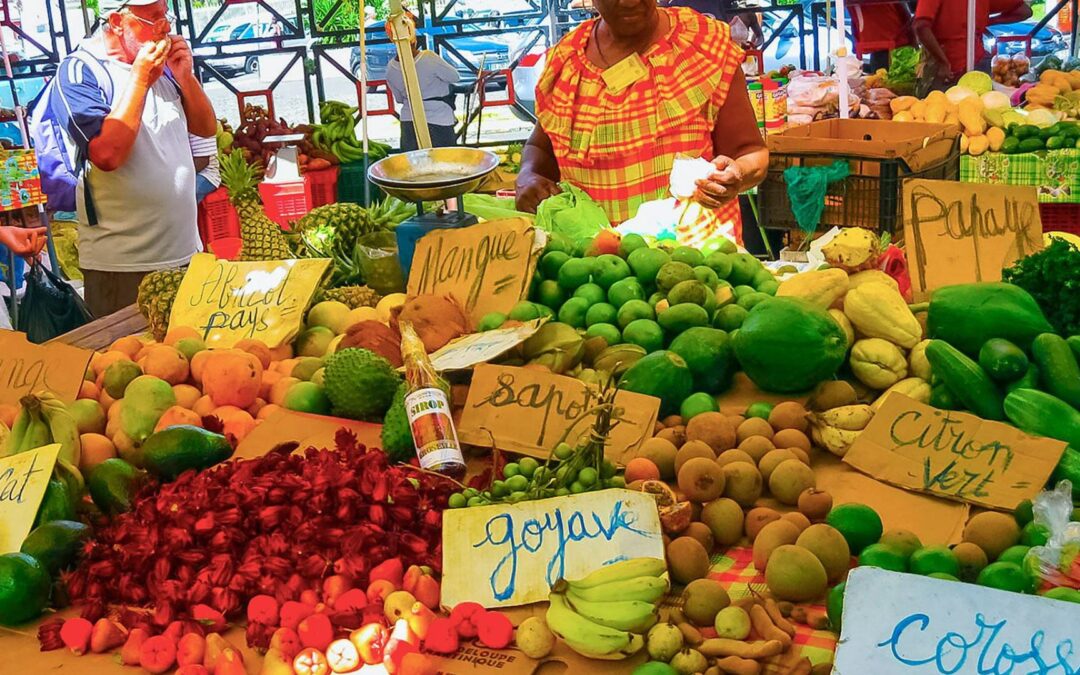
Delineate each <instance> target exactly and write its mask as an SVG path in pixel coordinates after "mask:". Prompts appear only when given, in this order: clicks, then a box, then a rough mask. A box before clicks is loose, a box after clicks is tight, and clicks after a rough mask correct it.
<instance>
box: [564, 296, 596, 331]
mask: <svg viewBox="0 0 1080 675" xmlns="http://www.w3.org/2000/svg"><path fill="white" fill-rule="evenodd" d="M588 311H589V301H588V300H586V299H585V298H570V299H569V300H567V301H566V302H564V303H563V306H562V307H560V308H559V321H561V322H563V323H565V324H568V325H570V326H573V327H574V328H584V327H585V313H586V312H588Z"/></svg>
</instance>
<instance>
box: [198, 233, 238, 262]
mask: <svg viewBox="0 0 1080 675" xmlns="http://www.w3.org/2000/svg"><path fill="white" fill-rule="evenodd" d="M243 244H244V242H243V241H242V240H241V239H240V237H228V238H226V239H215V240H214V241H212V242H210V245H209V246H208V247H207V249H208V250H209V251H210V252H211V253H213V254H214V255H215V256H217V257H218V259H220V260H236V257H237V256H238V255H240V248H241V247H242V246H243Z"/></svg>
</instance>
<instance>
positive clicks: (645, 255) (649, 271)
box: [626, 248, 671, 285]
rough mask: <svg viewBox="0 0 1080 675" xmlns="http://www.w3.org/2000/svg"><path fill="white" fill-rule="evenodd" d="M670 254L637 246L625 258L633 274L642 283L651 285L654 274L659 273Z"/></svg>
mask: <svg viewBox="0 0 1080 675" xmlns="http://www.w3.org/2000/svg"><path fill="white" fill-rule="evenodd" d="M669 260H671V256H669V255H668V254H667V253H665V252H663V251H661V250H660V249H656V248H639V249H637V250H636V251H634V252H633V253H631V254H630V255H629V256H627V258H626V262H627V263H629V265H630V269H631V270H633V272H634V276H635V277H637V280H638V281H639V282H641V283H642V284H643V285H651V284H653V283H655V281H656V275H657V274H659V273H660V268H661V267H663V266H664V265H665V264H666V263H667V262H668V261H669Z"/></svg>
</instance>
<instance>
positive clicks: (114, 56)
mask: <svg viewBox="0 0 1080 675" xmlns="http://www.w3.org/2000/svg"><path fill="white" fill-rule="evenodd" d="M100 8H101V17H102V23H101V28H100V29H99V30H98V31H96V32H95V33H94V35H92V36H91V37H90V38H88V39H87V41H86V42H85V43H84V44H83V45H82V46H81V47H80V49H81V50H84V52H85V54H84V56H86V55H89V56H90V57H92V58H93V59H95V60H96V63H97V64H98V65H100V67H89V66H88V65H87V62H86V61H87V60H86V59H80V58H75V57H73V56H70V55H69V56H68V57H67V58H65V59H64V61H63V62H61V64H60V66H59V68H58V74H57V76H58V78H59V81H58V86H57V87H56V88H55V89H54V90H53V94H52V96H53V98H52V99H50V102H49V105H50V106H51V107H53V108H54V109H57V110H70V111H71V113H70V116H69V117H68V119H67V120H66V123H67V129H68V133H69V134H70V136H71V138H72V139H74V140H75V143H76V144H77V145H78V146H79V150H80V154H81V156H82V157H85V158H88V159H89V163H88V165H87V167H86V171H85V173H84V177H83V180H84V181H86V183H87V186H88V187H89V189H88V190H79V199H78V201H79V220H80V227H79V258H80V267H82V269H83V274H84V276H85V280H86V302H87V305H89V307H90V310H91V311H92V312H93V313H94V314H95V315H96V316H103V315H105V314H109V313H111V312H114V311H116V310H117V309H120V308H122V307H125V306H127V305H129V304H131V303H133V302H135V298H136V295H137V293H138V287H139V282H140V281H141V280H142V278H143V277H144V276H145V275H146V274H147V273H148V272H151V271H153V270H157V269H162V268H167V267H177V266H181V265H184V264H186V263H187V262H188V260H189V259H190V258H191V256H192V255H193V254H195V253H196V252H198V250H199V248H200V244H199V236H198V231H197V227H196V211H195V208H196V207H195V173H196V172H195V165H194V162H193V160H192V154H191V147H190V145H189V143H188V134H189V133H190V134H193V135H195V136H202V137H212V136H214V134H215V131H216V122H215V119H214V109H213V107H212V105H211V104H210V100H209V99H208V98H207V97H206V93H205V92H204V91H203V89H202V86H201V85H200V84H199V81H198V79H197V78H196V77H195V74H194V71H193V67H192V66H193V64H192V56H191V49H190V47H189V46H188V44H187V43H186V42H185V41H184V39H183V38H181V37H180V36H178V35H174V34H171V31H172V25H173V22H174V20H175V19H174V17H172V16H171V15H170V14H169V13H168V11H167V9H166V4H165V0H101V2H100ZM93 63H94V62H93V61H92V62H91V64H93ZM105 78H108V81H99V80H104V79H105Z"/></svg>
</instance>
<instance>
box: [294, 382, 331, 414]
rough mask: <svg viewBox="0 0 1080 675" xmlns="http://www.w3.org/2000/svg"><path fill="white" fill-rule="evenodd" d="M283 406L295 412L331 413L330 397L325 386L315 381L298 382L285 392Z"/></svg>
mask: <svg viewBox="0 0 1080 675" xmlns="http://www.w3.org/2000/svg"><path fill="white" fill-rule="evenodd" d="M282 407H283V408H285V409H286V410H293V411H295V412H303V413H311V414H313V415H329V414H330V399H329V398H327V396H326V393H325V392H323V388H322V387H320V386H319V385H317V384H315V383H314V382H297V383H296V384H294V385H293V386H291V387H289V390H288V391H287V392H286V393H285V400H284V401H282Z"/></svg>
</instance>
